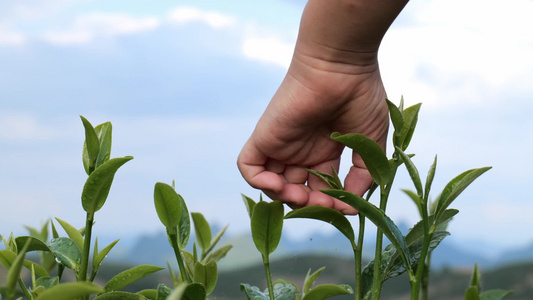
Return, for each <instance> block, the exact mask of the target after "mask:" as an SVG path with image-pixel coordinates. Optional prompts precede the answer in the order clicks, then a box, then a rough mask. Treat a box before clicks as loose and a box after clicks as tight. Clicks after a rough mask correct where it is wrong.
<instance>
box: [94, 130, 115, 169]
mask: <svg viewBox="0 0 533 300" xmlns="http://www.w3.org/2000/svg"><path fill="white" fill-rule="evenodd" d="M94 131H95V132H96V136H97V137H98V142H99V145H100V150H99V151H98V156H97V158H96V163H95V168H98V167H99V166H101V165H102V164H104V163H105V162H106V161H108V160H109V158H110V157H111V144H112V131H113V126H112V125H111V123H110V122H105V123H102V124H100V125H98V126H96V127H95V128H94Z"/></svg>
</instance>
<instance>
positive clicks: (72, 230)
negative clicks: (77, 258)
mask: <svg viewBox="0 0 533 300" xmlns="http://www.w3.org/2000/svg"><path fill="white" fill-rule="evenodd" d="M56 220H57V221H58V222H59V224H60V225H61V227H63V230H65V232H66V233H67V235H68V237H69V238H70V239H71V240H73V241H74V242H75V243H76V245H78V248H80V249H83V236H82V234H81V232H80V231H79V230H78V229H76V227H74V226H72V225H70V224H69V223H67V222H66V221H63V220H61V219H60V218H56ZM54 238H56V237H55V234H54Z"/></svg>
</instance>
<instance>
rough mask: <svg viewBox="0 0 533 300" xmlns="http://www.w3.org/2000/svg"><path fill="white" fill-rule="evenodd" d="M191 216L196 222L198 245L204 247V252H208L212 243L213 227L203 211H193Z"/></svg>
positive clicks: (195, 229)
mask: <svg viewBox="0 0 533 300" xmlns="http://www.w3.org/2000/svg"><path fill="white" fill-rule="evenodd" d="M191 217H192V221H193V223H194V231H195V232H196V241H197V242H198V246H200V248H201V249H202V253H206V250H207V248H209V246H210V245H211V238H212V234H211V227H210V226H209V223H208V222H207V220H206V219H205V217H204V215H202V214H201V213H198V212H193V213H191Z"/></svg>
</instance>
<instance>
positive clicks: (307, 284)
mask: <svg viewBox="0 0 533 300" xmlns="http://www.w3.org/2000/svg"><path fill="white" fill-rule="evenodd" d="M325 269H326V267H322V268H320V269H318V270H316V271H315V272H314V273H313V274H311V269H309V271H308V272H307V275H306V276H305V280H304V286H303V288H302V292H303V293H304V294H306V293H307V292H309V291H310V290H311V288H312V287H313V284H314V283H315V281H316V279H317V278H318V275H320V273H322V271H324V270H325Z"/></svg>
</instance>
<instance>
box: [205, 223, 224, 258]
mask: <svg viewBox="0 0 533 300" xmlns="http://www.w3.org/2000/svg"><path fill="white" fill-rule="evenodd" d="M228 226H229V224H228V225H226V226H224V228H222V229H221V230H220V231H219V232H218V233H217V234H216V235H215V237H213V239H212V240H211V245H209V248H207V250H206V251H205V253H210V252H211V250H213V248H215V247H216V245H217V244H218V242H219V241H220V239H221V238H222V236H223V235H224V233H225V232H226V230H227V229H228Z"/></svg>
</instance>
